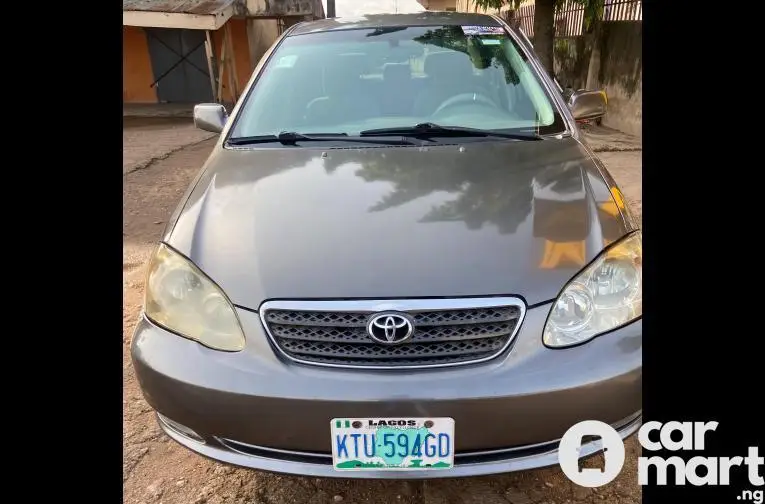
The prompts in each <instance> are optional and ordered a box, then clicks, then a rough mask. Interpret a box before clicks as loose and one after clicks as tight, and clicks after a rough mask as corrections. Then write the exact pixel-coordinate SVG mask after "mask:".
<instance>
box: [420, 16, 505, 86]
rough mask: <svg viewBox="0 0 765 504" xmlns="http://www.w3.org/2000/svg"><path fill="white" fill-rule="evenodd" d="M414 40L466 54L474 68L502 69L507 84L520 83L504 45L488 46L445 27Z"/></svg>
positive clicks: (460, 29)
mask: <svg viewBox="0 0 765 504" xmlns="http://www.w3.org/2000/svg"><path fill="white" fill-rule="evenodd" d="M414 40H415V41H416V42H419V43H421V44H426V45H431V46H436V47H441V48H443V49H450V50H453V51H459V52H461V53H465V54H467V55H468V57H469V58H470V61H471V62H472V63H473V66H474V67H475V68H477V69H479V70H484V69H486V68H489V67H490V66H493V67H495V68H500V67H501V68H502V70H503V71H504V73H505V82H506V83H507V84H513V85H517V84H518V83H519V82H520V79H519V77H518V74H517V73H515V70H513V68H512V66H511V65H510V60H509V59H508V58H507V54H506V53H505V50H504V49H503V45H490V46H487V45H485V44H483V43H481V42H480V41H479V40H478V39H477V37H473V36H466V35H465V34H464V33H463V32H462V28H461V27H459V26H443V27H439V28H435V29H432V30H428V31H427V32H425V33H424V34H423V35H420V36H419V37H414Z"/></svg>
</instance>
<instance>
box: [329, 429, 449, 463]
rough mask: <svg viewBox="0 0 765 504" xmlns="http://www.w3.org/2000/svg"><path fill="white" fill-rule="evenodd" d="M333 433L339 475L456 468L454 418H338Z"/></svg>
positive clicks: (335, 460)
mask: <svg viewBox="0 0 765 504" xmlns="http://www.w3.org/2000/svg"><path fill="white" fill-rule="evenodd" d="M330 431H331V434H332V464H333V465H334V467H335V469H336V470H338V471H380V470H399V471H400V470H407V471H412V470H427V469H451V468H452V467H453V466H454V419H452V418H334V419H332V423H331V429H330Z"/></svg>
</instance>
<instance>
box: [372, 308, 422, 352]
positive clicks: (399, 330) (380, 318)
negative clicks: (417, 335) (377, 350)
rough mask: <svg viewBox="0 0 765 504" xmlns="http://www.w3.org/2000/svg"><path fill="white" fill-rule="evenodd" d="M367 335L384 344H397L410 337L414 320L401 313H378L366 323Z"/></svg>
mask: <svg viewBox="0 0 765 504" xmlns="http://www.w3.org/2000/svg"><path fill="white" fill-rule="evenodd" d="M367 333H369V337H370V338H372V339H373V340H375V341H376V342H377V343H382V344H384V345H397V344H399V343H403V342H405V341H407V340H409V338H411V337H412V334H413V333H414V322H413V321H412V319H411V317H409V316H408V315H405V314H403V313H393V312H387V313H378V314H377V315H375V316H373V317H372V318H370V319H369V323H367Z"/></svg>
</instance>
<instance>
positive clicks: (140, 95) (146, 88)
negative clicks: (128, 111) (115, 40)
mask: <svg viewBox="0 0 765 504" xmlns="http://www.w3.org/2000/svg"><path fill="white" fill-rule="evenodd" d="M152 82H154V73H153V72H152V70H151V60H150V59H149V45H148V43H147V42H146V34H145V33H144V32H143V28H138V27H136V26H123V27H122V100H123V101H124V102H127V103H156V102H157V92H156V90H155V89H154V88H153V87H150V86H151V83H152Z"/></svg>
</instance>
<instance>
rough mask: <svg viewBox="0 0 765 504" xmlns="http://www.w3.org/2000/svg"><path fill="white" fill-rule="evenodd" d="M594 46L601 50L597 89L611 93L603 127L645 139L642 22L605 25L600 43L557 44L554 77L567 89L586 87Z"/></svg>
mask: <svg viewBox="0 0 765 504" xmlns="http://www.w3.org/2000/svg"><path fill="white" fill-rule="evenodd" d="M593 43H597V44H598V46H599V48H600V59H599V63H600V65H599V66H600V69H599V72H598V78H597V87H598V88H600V89H605V91H606V93H607V94H608V113H607V114H606V116H605V117H604V118H603V124H605V125H606V126H609V127H612V128H615V129H618V130H620V131H623V132H625V133H630V134H633V135H637V136H642V126H643V23H641V22H635V21H610V22H607V23H604V25H603V30H602V33H601V37H600V40H598V41H593V40H592V38H591V37H587V36H582V37H575V38H560V39H556V41H555V74H556V76H557V77H558V81H559V82H560V83H561V85H563V86H564V87H566V86H570V87H573V88H574V89H581V88H584V87H585V85H586V83H587V71H588V68H589V64H590V55H591V54H592V47H593Z"/></svg>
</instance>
